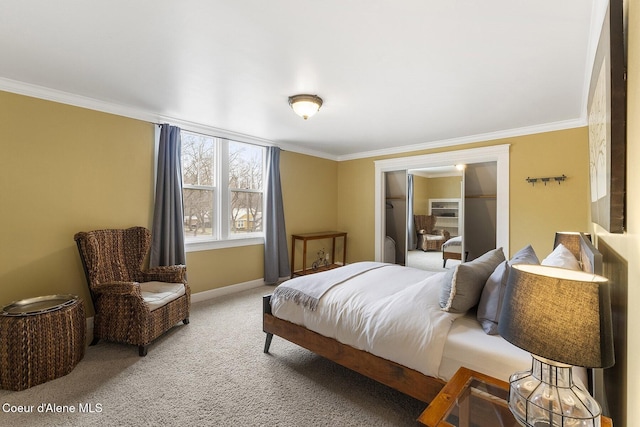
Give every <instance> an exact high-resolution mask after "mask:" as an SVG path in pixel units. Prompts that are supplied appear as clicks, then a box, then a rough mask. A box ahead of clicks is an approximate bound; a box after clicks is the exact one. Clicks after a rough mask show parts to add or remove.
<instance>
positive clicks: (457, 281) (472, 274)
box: [440, 248, 505, 313]
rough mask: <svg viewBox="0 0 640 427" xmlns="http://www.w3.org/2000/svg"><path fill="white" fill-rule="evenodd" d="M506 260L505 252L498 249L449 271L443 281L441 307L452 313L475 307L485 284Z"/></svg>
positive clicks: (463, 311)
mask: <svg viewBox="0 0 640 427" xmlns="http://www.w3.org/2000/svg"><path fill="white" fill-rule="evenodd" d="M504 260H505V258H504V252H502V248H498V249H493V250H491V251H489V252H487V253H486V254H484V255H482V256H481V257H479V258H476V259H474V260H473V261H469V262H464V263H462V264H459V265H457V266H456V267H455V268H454V269H452V270H449V271H448V272H447V274H445V276H444V279H443V280H444V281H443V284H442V290H441V292H440V307H442V309H443V310H444V311H449V312H451V313H465V312H466V311H467V310H469V309H470V308H471V307H474V306H475V305H476V304H478V300H479V299H480V294H481V293H482V288H483V287H484V284H485V282H486V281H487V279H488V278H489V276H490V275H491V273H492V272H493V271H494V270H495V269H496V267H497V266H498V264H500V263H501V262H503V261H504Z"/></svg>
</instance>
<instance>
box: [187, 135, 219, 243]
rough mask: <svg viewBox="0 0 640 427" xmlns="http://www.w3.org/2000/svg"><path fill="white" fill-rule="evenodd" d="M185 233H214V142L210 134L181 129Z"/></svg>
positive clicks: (193, 234) (210, 234)
mask: <svg viewBox="0 0 640 427" xmlns="http://www.w3.org/2000/svg"><path fill="white" fill-rule="evenodd" d="M181 138H182V186H183V201H184V232H185V237H197V236H209V237H212V236H213V218H214V216H213V214H214V211H213V200H214V192H215V145H214V139H213V138H212V137H209V136H205V135H199V134H195V133H190V132H184V131H183V132H182V133H181Z"/></svg>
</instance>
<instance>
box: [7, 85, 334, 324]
mask: <svg viewBox="0 0 640 427" xmlns="http://www.w3.org/2000/svg"><path fill="white" fill-rule="evenodd" d="M0 129H1V130H2V138H1V139H0V144H1V148H2V155H1V156H0V194H1V195H2V202H1V205H0V206H1V208H0V224H2V227H1V228H0V230H2V231H1V235H0V236H1V237H0V240H1V242H2V244H1V245H0V306H4V305H6V304H8V303H10V302H11V301H15V300H18V299H23V298H27V297H32V296H39V295H48V294H54V293H72V294H77V295H80V296H81V297H83V298H84V299H85V300H86V301H89V293H88V291H87V289H86V282H85V278H84V274H83V272H82V265H81V262H80V259H79V256H78V254H77V249H76V246H75V242H74V241H73V235H74V234H75V233H76V232H78V231H83V230H91V229H96V228H110V227H129V226H133V225H142V226H145V227H150V226H151V220H152V212H153V170H154V154H153V143H154V141H153V138H154V125H152V124H151V123H148V122H143V121H139V120H133V119H128V118H124V117H120V116H115V115H111V114H105V113H100V112H96V111H92V110H87V109H83V108H77V107H72V106H68V105H63V104H58V103H54V102H49V101H44V100H39V99H35V98H29V97H25V96H21V95H15V94H10V93H7V92H0ZM336 169H337V168H336V162H333V161H329V160H323V159H319V158H315V157H310V156H305V155H300V154H295V153H291V152H283V153H282V155H281V175H282V182H283V184H282V185H283V196H284V204H285V209H286V221H287V231H288V233H289V234H291V233H304V232H309V231H317V230H330V229H334V228H336V226H337V224H336V218H337V206H336V205H337V196H336V188H337V170H336ZM263 260H264V248H263V245H253V246H243V247H237V248H228V249H217V250H210V251H202V252H189V253H187V269H188V277H189V283H190V285H191V288H192V291H193V292H194V293H196V292H202V291H206V290H210V289H215V288H219V287H223V286H228V285H232V284H236V283H243V282H249V281H253V280H260V279H262V277H263V270H264V268H263V266H264V261H263ZM87 307H88V309H87V311H88V314H89V315H92V314H93V310H92V306H91V304H87Z"/></svg>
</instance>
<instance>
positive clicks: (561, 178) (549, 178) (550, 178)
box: [527, 174, 567, 185]
mask: <svg viewBox="0 0 640 427" xmlns="http://www.w3.org/2000/svg"><path fill="white" fill-rule="evenodd" d="M566 179H567V176H566V175H565V174H562V176H546V177H543V178H530V177H527V182H528V183H529V184H531V185H536V182H538V181H540V182H544V185H547V182H549V181H555V182H557V183H558V185H560V183H562V181H564V180H566Z"/></svg>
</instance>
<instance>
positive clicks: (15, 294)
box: [0, 92, 153, 305]
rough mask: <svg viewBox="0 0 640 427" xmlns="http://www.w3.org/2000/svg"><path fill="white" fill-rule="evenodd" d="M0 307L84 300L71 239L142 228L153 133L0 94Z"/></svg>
mask: <svg viewBox="0 0 640 427" xmlns="http://www.w3.org/2000/svg"><path fill="white" fill-rule="evenodd" d="M0 129H1V130H2V138H1V139H0V144H1V148H2V155H0V194H1V195H2V202H1V206H2V207H1V208H0V224H2V232H1V235H2V237H1V238H0V240H1V241H2V244H1V245H0V304H2V305H4V304H6V303H9V302H11V301H13V300H17V299H21V298H26V297H32V296H38V295H49V294H55V293H73V294H79V295H81V296H83V297H85V298H87V297H88V292H87V290H86V285H85V284H84V276H83V274H82V267H81V264H80V259H79V257H78V254H77V250H76V246H75V242H74V240H73V235H74V234H75V233H76V232H77V231H81V230H87V229H91V228H97V227H128V226H132V225H136V224H142V225H147V224H149V222H150V218H151V206H152V200H153V195H152V192H153V186H152V183H151V180H150V179H149V177H150V176H152V175H153V162H152V159H153V127H152V125H150V124H148V123H143V122H140V121H135V120H130V119H124V118H121V117H117V116H113V115H109V114H102V113H98V112H95V111H90V110H85V109H81V108H75V107H71V106H66V105H61V104H56V103H52V102H47V101H42V100H36V99H33V98H28V97H24V96H18V95H13V94H9V93H5V92H0Z"/></svg>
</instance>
